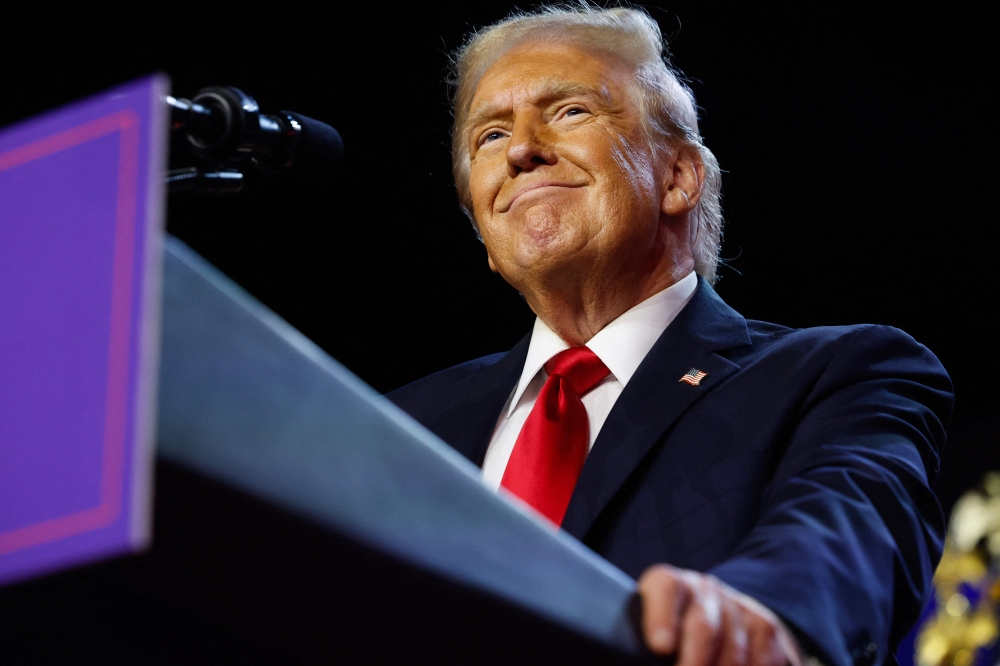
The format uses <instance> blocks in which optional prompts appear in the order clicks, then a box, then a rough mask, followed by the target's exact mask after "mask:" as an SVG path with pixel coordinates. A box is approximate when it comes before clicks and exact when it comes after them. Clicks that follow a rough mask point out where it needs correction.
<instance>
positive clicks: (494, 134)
mask: <svg viewBox="0 0 1000 666" xmlns="http://www.w3.org/2000/svg"><path fill="white" fill-rule="evenodd" d="M502 138H503V132H490V133H489V134H487V135H486V136H484V137H483V143H489V142H490V141H496V140H497V139H502Z"/></svg>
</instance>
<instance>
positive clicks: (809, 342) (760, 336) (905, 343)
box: [747, 319, 929, 353]
mask: <svg viewBox="0 0 1000 666" xmlns="http://www.w3.org/2000/svg"><path fill="white" fill-rule="evenodd" d="M747 329H748V330H749V331H750V337H751V339H752V340H753V341H754V343H755V344H757V345H762V346H764V347H769V346H772V345H775V344H778V345H781V346H801V347H803V348H812V349H816V348H819V347H830V348H837V347H840V346H854V345H859V344H860V345H865V346H869V345H876V346H879V345H888V346H899V347H913V348H920V349H923V350H926V347H924V346H923V345H921V344H920V343H919V342H917V341H916V340H914V339H913V337H912V336H910V335H909V334H907V333H906V332H905V331H902V330H900V329H898V328H895V327H893V326H885V325H882V324H853V325H848V326H811V327H808V328H790V327H788V326H781V325H779V324H772V323H769V322H765V321H757V320H752V319H748V320H747ZM928 353H929V352H928Z"/></svg>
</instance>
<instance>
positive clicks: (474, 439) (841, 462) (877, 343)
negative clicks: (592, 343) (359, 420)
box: [388, 280, 953, 666]
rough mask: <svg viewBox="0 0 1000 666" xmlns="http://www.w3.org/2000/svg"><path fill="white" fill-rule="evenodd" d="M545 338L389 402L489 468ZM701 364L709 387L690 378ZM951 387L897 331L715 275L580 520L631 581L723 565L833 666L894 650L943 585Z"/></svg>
mask: <svg viewBox="0 0 1000 666" xmlns="http://www.w3.org/2000/svg"><path fill="white" fill-rule="evenodd" d="M529 340H530V335H529V336H528V337H525V338H524V339H523V340H521V342H519V343H518V344H517V346H515V347H514V348H513V349H512V350H511V351H510V352H508V353H506V354H496V355H493V356H488V357H485V358H481V359H477V360H475V361H470V362H468V363H464V364H462V365H459V366H456V367H453V368H450V369H447V370H444V371H441V372H438V373H436V374H433V375H431V376H429V377H426V378H424V379H421V380H419V381H417V382H414V383H412V384H410V385H408V386H405V387H403V388H401V389H399V390H397V391H395V392H393V393H391V394H389V396H388V397H389V398H390V399H391V400H392V401H393V402H395V403H396V404H397V405H399V406H400V407H401V408H402V409H404V410H405V411H407V412H408V413H410V414H411V415H412V416H413V417H414V418H416V419H417V420H418V421H420V422H421V423H422V424H424V425H425V426H426V427H427V428H429V429H430V430H431V431H433V432H434V433H436V434H437V435H438V436H439V437H441V439H443V440H444V441H445V442H447V443H448V444H450V445H451V446H453V447H455V448H456V449H457V450H458V451H459V452H461V453H462V454H463V455H465V456H466V457H467V458H468V459H469V460H471V461H472V462H474V463H476V464H477V465H482V462H483V458H484V456H485V453H486V448H487V445H488V444H489V441H490V438H491V435H492V433H493V429H494V427H495V425H496V423H497V419H498V417H499V415H500V412H501V410H502V409H503V407H504V404H505V403H506V401H507V399H508V397H509V395H510V393H511V391H512V390H513V388H514V386H515V385H516V383H517V381H518V379H519V378H520V374H521V371H522V367H523V365H524V361H525V357H526V355H527V350H528V343H529ZM690 368H697V369H699V370H703V371H705V372H707V373H708V375H707V377H705V379H704V380H702V382H701V385H700V386H691V385H689V384H687V383H684V382H680V381H678V380H679V379H680V377H681V376H682V375H683V374H684V373H685V372H687V371H688V370H689V369H690ZM952 400H953V392H952V386H951V381H950V379H949V378H948V375H947V373H946V372H945V370H944V368H942V366H941V364H940V363H939V362H938V360H937V358H935V356H934V355H933V354H931V353H930V352H929V351H928V350H927V349H926V348H924V347H923V346H921V345H919V344H917V343H916V342H915V341H914V340H913V339H912V338H910V337H909V336H908V335H906V334H905V333H903V332H901V331H899V330H897V329H893V328H889V327H884V326H871V325H865V326H848V327H828V328H811V329H798V330H796V329H789V328H784V327H781V326H776V325H773V324H767V323H763V322H757V321H747V320H746V319H744V318H743V317H742V316H740V315H739V314H738V313H737V312H736V311H735V310H733V309H732V308H730V307H729V306H727V305H726V304H725V303H724V302H723V301H722V300H721V299H720V298H719V297H718V295H716V293H715V291H714V290H713V289H712V288H711V287H710V286H708V284H707V283H705V282H704V281H703V280H700V281H699V285H698V289H697V291H696V292H695V295H694V296H693V297H692V299H691V301H690V302H689V303H688V305H687V306H686V307H685V308H684V309H683V310H682V311H681V313H680V314H679V315H678V317H677V318H676V319H675V320H674V322H673V323H672V324H671V325H670V326H669V328H668V329H667V330H666V331H665V332H664V333H663V335H662V336H661V337H660V339H659V340H658V341H657V342H656V344H655V345H654V346H653V348H652V349H651V350H650V352H649V354H648V355H647V356H646V358H645V359H644V360H643V362H642V364H641V365H640V366H639V369H638V370H637V371H636V373H635V375H633V377H632V379H631V380H630V381H629V383H628V385H627V386H626V387H625V390H624V391H623V393H622V394H621V397H620V398H619V399H618V401H617V402H616V403H615V406H614V408H613V409H612V411H611V413H610V414H609V416H608V418H607V421H606V422H605V423H604V426H603V428H602V429H601V432H600V434H599V436H598V437H597V440H596V442H595V443H594V447H593V449H592V450H591V452H590V455H589V456H588V458H587V461H586V464H585V466H584V469H583V472H582V474H581V476H580V479H579V481H578V483H577V486H576V489H575V490H574V492H573V497H572V499H571V501H570V504H569V508H568V510H567V512H566V516H565V519H564V521H563V528H564V529H565V530H566V531H567V532H569V533H570V534H572V535H573V536H575V537H577V538H578V539H580V540H581V541H583V543H585V544H586V545H587V546H589V547H590V548H592V549H593V550H594V551H596V552H597V553H598V554H600V555H602V556H603V557H605V558H606V559H607V560H609V561H610V562H612V563H613V564H615V565H617V566H618V567H620V568H621V569H622V570H624V571H625V572H627V573H628V574H630V575H632V576H634V577H638V576H639V575H640V574H641V573H642V572H643V570H645V568H646V567H648V566H649V565H651V564H654V563H657V562H666V563H669V564H672V565H675V566H678V567H684V568H689V569H695V570H698V571H704V572H710V573H712V574H714V575H715V576H717V577H718V578H719V579H721V580H722V581H724V582H726V583H728V584H729V585H731V586H733V587H734V588H736V589H738V590H741V591H742V592H745V593H746V594H749V595H750V596H752V597H754V598H756V599H758V600H759V601H761V602H762V603H764V604H765V605H767V606H768V607H769V608H771V609H772V610H773V611H775V612H776V613H777V614H778V615H779V616H781V617H782V618H783V619H784V620H785V621H786V622H787V623H788V624H789V625H790V626H791V627H792V628H793V630H794V631H795V632H796V633H797V634H798V635H799V637H800V639H801V640H802V641H803V643H804V647H805V649H806V650H807V651H808V652H810V653H812V654H816V655H817V656H819V657H820V658H821V659H823V660H824V661H825V662H826V663H827V664H829V666H848V665H850V664H878V663H881V662H882V661H883V660H884V659H885V658H886V656H887V655H889V654H891V650H894V649H895V645H896V643H898V641H899V640H900V639H901V638H902V637H903V635H905V633H906V632H907V631H908V629H909V627H910V626H911V625H912V624H913V622H914V621H915V620H916V619H917V615H918V613H919V611H920V608H921V606H922V603H923V601H924V600H925V599H926V598H927V596H928V595H929V594H930V590H931V576H932V573H933V570H934V567H935V566H936V564H937V561H938V559H939V557H940V553H941V547H942V538H943V519H942V515H941V509H940V507H939V504H938V502H937V499H936V497H935V495H934V493H933V492H932V491H931V490H930V488H931V486H932V484H933V482H934V480H935V477H936V475H937V471H938V460H939V451H940V448H941V446H942V444H943V442H944V438H945V427H946V425H947V421H948V419H949V418H950V414H951V408H952Z"/></svg>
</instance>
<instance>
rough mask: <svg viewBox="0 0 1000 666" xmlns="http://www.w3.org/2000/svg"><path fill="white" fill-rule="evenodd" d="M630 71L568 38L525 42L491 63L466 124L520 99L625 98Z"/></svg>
mask: <svg viewBox="0 0 1000 666" xmlns="http://www.w3.org/2000/svg"><path fill="white" fill-rule="evenodd" d="M628 78H629V75H628V73H627V71H626V69H625V67H624V66H623V65H622V64H621V63H620V62H618V61H615V60H611V59H609V58H601V57H598V56H596V55H593V54H591V53H589V52H587V51H586V50H584V49H582V48H580V47H578V46H576V45H573V44H566V43H541V44H530V45H523V46H520V47H518V48H515V49H511V50H510V51H508V52H506V53H504V54H503V55H502V56H501V57H500V58H498V59H497V60H496V61H494V62H493V64H491V65H490V66H489V67H488V68H487V69H486V71H485V72H483V75H482V76H481V77H480V79H479V82H478V84H477V85H476V89H475V93H474V94H473V96H472V100H471V101H470V103H469V107H468V112H467V113H468V115H467V120H466V122H465V123H464V124H465V126H466V127H468V126H470V125H472V124H476V123H477V122H478V121H479V120H481V119H483V118H484V117H489V116H492V115H495V114H497V113H502V112H503V111H504V110H509V109H511V108H512V107H513V106H514V105H515V104H524V103H527V104H536V105H544V104H546V103H548V102H552V101H556V100H558V99H561V98H567V97H575V96H589V97H593V98H595V99H596V100H597V101H599V102H601V103H603V104H605V105H611V104H614V103H615V101H616V100H618V99H620V98H621V97H622V90H621V89H622V83H623V81H624V80H627V79H628Z"/></svg>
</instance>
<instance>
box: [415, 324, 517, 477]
mask: <svg viewBox="0 0 1000 666" xmlns="http://www.w3.org/2000/svg"><path fill="white" fill-rule="evenodd" d="M530 342H531V334H530V333H529V334H528V335H526V336H524V337H523V338H522V339H521V341H520V342H518V343H517V345H515V346H514V348H513V349H511V350H510V351H509V352H507V354H506V355H504V357H503V358H501V359H500V360H499V361H497V362H496V363H494V364H492V365H489V366H487V367H485V368H483V369H482V370H480V371H479V372H477V373H475V374H473V375H470V376H469V377H466V378H465V379H463V380H462V381H460V382H458V383H457V384H455V385H454V387H452V390H451V391H450V398H449V400H448V401H447V402H445V404H444V405H443V406H442V409H441V411H439V412H438V417H437V418H436V419H434V424H433V425H432V427H431V430H433V431H434V432H435V433H436V434H437V435H438V436H439V437H440V438H441V439H443V440H444V441H446V442H448V443H449V444H450V445H451V446H452V447H453V448H454V449H456V450H457V451H458V452H459V453H461V454H462V455H463V456H465V457H466V458H468V459H469V460H471V461H472V462H473V463H475V464H476V465H479V466H480V467H482V464H483V458H484V457H485V456H486V449H487V447H488V446H489V443H490V438H491V437H492V436H493V430H494V429H495V428H496V424H497V419H498V418H499V417H500V412H501V410H503V407H504V405H505V404H506V403H507V398H509V397H510V392H511V391H512V390H514V387H515V386H516V385H517V381H518V379H520V377H521V371H522V370H523V369H524V361H525V359H526V358H527V356H528V345H529V344H530Z"/></svg>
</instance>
